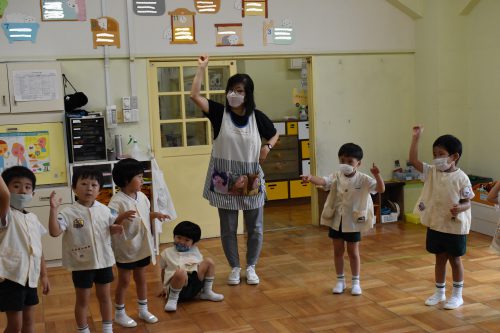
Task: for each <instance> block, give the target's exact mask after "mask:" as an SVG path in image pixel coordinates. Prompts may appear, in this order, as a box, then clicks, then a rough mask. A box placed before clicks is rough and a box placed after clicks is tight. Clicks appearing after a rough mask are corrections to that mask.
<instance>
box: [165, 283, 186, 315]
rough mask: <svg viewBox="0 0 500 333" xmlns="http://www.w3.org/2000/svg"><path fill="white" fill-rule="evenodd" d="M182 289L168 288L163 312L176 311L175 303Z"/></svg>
mask: <svg viewBox="0 0 500 333" xmlns="http://www.w3.org/2000/svg"><path fill="white" fill-rule="evenodd" d="M181 290H182V288H179V289H175V288H172V287H170V289H169V292H168V300H167V304H165V311H167V312H171V311H176V310H177V301H178V300H179V294H180V293H181Z"/></svg>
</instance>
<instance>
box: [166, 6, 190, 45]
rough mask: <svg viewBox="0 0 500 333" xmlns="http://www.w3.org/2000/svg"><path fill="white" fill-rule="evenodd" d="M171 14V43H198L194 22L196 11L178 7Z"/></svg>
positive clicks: (169, 13)
mask: <svg viewBox="0 0 500 333" xmlns="http://www.w3.org/2000/svg"><path fill="white" fill-rule="evenodd" d="M168 15H170V24H171V26H172V40H171V41H170V44H196V36H195V33H196V29H195V24H194V16H195V15H196V13H195V12H191V11H189V10H187V9H186V8H177V9H176V10H174V11H173V12H168Z"/></svg>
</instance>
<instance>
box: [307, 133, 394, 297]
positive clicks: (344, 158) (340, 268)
mask: <svg viewBox="0 0 500 333" xmlns="http://www.w3.org/2000/svg"><path fill="white" fill-rule="evenodd" d="M338 158H339V163H340V165H339V167H338V171H336V172H334V173H332V174H331V175H329V176H328V177H318V176H311V175H303V176H301V177H302V181H303V182H311V183H313V184H314V185H318V186H322V187H323V188H324V189H325V190H327V191H330V193H329V194H328V198H327V200H326V203H325V207H324V208H323V212H322V214H321V224H323V225H327V226H329V227H330V229H329V233H328V236H329V237H330V238H332V240H333V254H334V262H335V271H336V273H337V283H336V285H335V287H334V288H333V289H332V292H333V293H334V294H341V293H343V292H344V290H345V289H346V282H345V276H344V251H345V247H346V246H347V254H348V256H349V263H350V266H351V273H352V287H351V294H352V295H361V293H362V290H361V285H360V281H359V275H360V268H361V260H360V257H359V242H360V240H361V231H366V230H368V229H370V228H372V227H373V223H374V213H373V202H372V198H371V196H370V193H374V192H378V193H383V192H384V191H385V184H384V181H383V180H382V177H381V176H380V171H379V169H378V168H377V167H376V166H375V164H373V167H372V168H371V169H370V171H371V173H372V174H373V177H374V178H375V179H373V178H372V177H370V176H368V175H366V174H364V173H361V172H359V171H358V168H359V167H360V165H361V160H362V159H363V150H362V149H361V147H360V146H358V145H356V144H354V143H346V144H344V145H343V146H342V147H340V149H339V152H338Z"/></svg>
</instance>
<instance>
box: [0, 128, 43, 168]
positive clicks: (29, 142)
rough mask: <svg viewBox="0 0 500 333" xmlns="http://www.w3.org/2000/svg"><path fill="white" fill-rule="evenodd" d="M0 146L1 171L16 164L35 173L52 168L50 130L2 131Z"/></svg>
mask: <svg viewBox="0 0 500 333" xmlns="http://www.w3.org/2000/svg"><path fill="white" fill-rule="evenodd" d="M0 147H1V151H2V152H3V154H2V155H1V156H0V172H2V171H3V170H4V169H7V168H10V167H12V166H16V165H22V166H24V167H26V168H29V169H30V170H31V171H33V172H34V173H40V172H47V171H49V170H50V154H49V153H50V151H49V147H50V145H49V132H48V131H36V132H8V133H0ZM9 148H10V149H9Z"/></svg>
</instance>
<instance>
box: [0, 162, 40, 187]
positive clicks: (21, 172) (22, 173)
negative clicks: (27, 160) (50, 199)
mask: <svg viewBox="0 0 500 333" xmlns="http://www.w3.org/2000/svg"><path fill="white" fill-rule="evenodd" d="M2 178H3V180H4V182H5V184H7V185H9V183H10V182H11V181H12V180H13V179H15V178H28V179H29V180H31V188H32V189H33V190H35V186H36V176H35V174H34V173H33V171H31V170H30V169H28V168H26V167H23V166H20V165H16V166H13V167H10V168H7V169H5V170H4V171H3V172H2Z"/></svg>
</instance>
